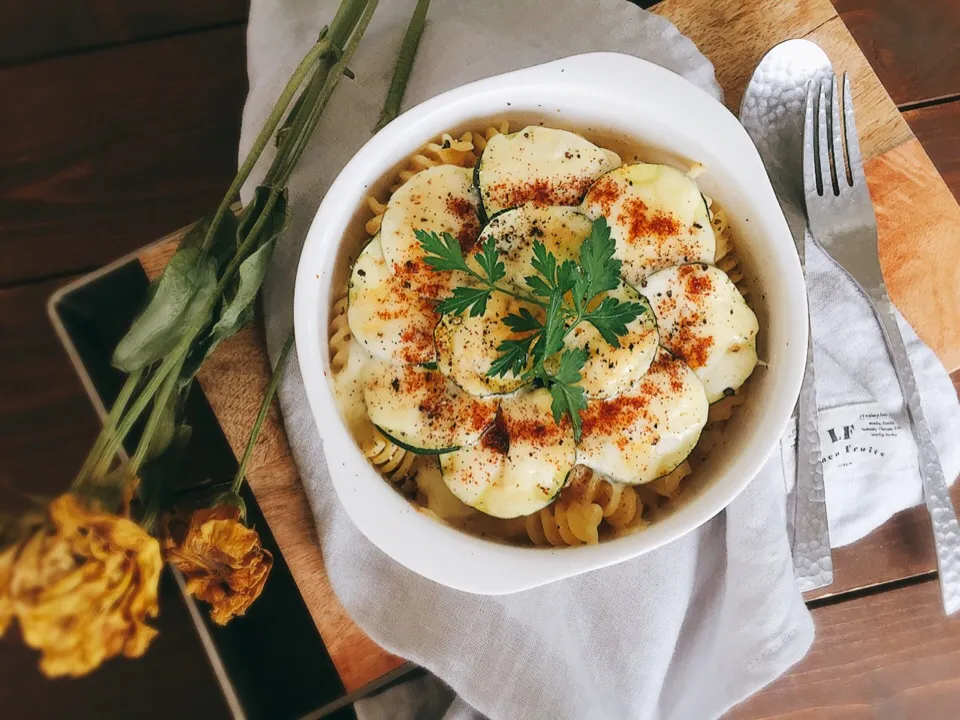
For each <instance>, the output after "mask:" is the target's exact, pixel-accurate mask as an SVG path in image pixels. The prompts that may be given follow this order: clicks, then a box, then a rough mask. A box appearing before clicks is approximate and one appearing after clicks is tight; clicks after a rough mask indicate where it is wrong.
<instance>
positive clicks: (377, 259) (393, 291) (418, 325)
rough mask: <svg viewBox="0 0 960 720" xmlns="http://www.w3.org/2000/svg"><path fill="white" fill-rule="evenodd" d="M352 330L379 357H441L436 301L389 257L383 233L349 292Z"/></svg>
mask: <svg viewBox="0 0 960 720" xmlns="http://www.w3.org/2000/svg"><path fill="white" fill-rule="evenodd" d="M347 300H348V304H347V323H348V324H349V325H350V332H352V333H353V336H354V337H355V338H356V339H357V340H358V341H359V342H360V344H361V345H363V346H364V347H365V348H366V349H367V352H369V353H370V354H371V355H373V356H374V357H376V358H381V359H383V360H392V361H394V362H398V363H406V364H410V365H416V364H420V363H428V362H431V361H433V360H435V358H436V350H435V347H434V343H433V330H434V328H435V327H436V325H437V323H438V322H440V315H439V314H438V313H437V312H436V310H435V309H434V303H433V301H432V300H430V299H428V298H423V297H421V296H419V295H417V294H416V293H415V292H413V291H411V290H408V289H406V288H404V287H403V286H402V284H401V282H400V280H399V278H398V277H397V276H396V275H394V274H393V273H391V272H390V268H389V267H388V266H387V264H386V262H385V261H384V259H383V252H382V251H381V247H380V236H379V235H377V236H376V237H375V238H373V240H371V241H370V242H369V243H368V244H367V246H366V247H365V248H364V249H363V251H362V252H361V253H360V256H359V257H358V258H357V261H356V262H355V263H354V264H353V270H352V271H351V275H350V285H349V289H348V292H347Z"/></svg>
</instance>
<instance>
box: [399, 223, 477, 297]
mask: <svg viewBox="0 0 960 720" xmlns="http://www.w3.org/2000/svg"><path fill="white" fill-rule="evenodd" d="M413 233H414V235H416V236H417V240H418V241H419V242H420V247H421V248H422V249H423V252H424V256H425V257H424V262H426V263H427V265H429V266H430V268H431V269H433V270H438V271H440V270H462V271H463V272H470V268H468V267H467V262H466V260H464V259H463V250H461V249H460V243H459V242H458V241H457V239H456V238H455V237H454V236H453V235H451V234H450V233H448V232H445V233H443V235H442V236H441V235H438V234H437V233H435V232H426V231H425V230H414V231H413ZM441 312H442V311H441Z"/></svg>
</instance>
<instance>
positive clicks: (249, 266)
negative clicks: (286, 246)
mask: <svg viewBox="0 0 960 720" xmlns="http://www.w3.org/2000/svg"><path fill="white" fill-rule="evenodd" d="M276 245H277V240H276V238H271V239H270V240H268V241H267V242H266V243H264V244H263V245H262V246H261V247H260V248H259V249H258V250H257V251H256V252H254V253H253V254H252V255H250V257H248V258H247V259H246V260H244V261H243V262H242V263H240V268H239V270H238V271H237V275H236V278H235V280H234V282H233V283H231V285H230V286H229V287H228V288H227V291H226V293H225V295H224V301H223V308H222V309H221V311H220V317H219V319H218V320H217V322H216V323H214V326H213V329H212V330H211V332H210V336H211V347H210V348H208V350H207V353H208V354H209V353H210V352H212V351H213V349H214V348H215V347H216V346H217V344H219V343H220V342H222V341H223V340H226V339H227V338H228V337H231V336H233V335H235V334H236V333H237V332H239V330H240V328H242V327H243V326H244V325H246V324H247V323H248V322H249V321H250V320H251V318H252V317H253V309H254V303H255V302H256V300H257V295H258V294H259V293H260V288H261V286H262V285H263V279H264V278H265V277H266V276H267V271H268V270H269V269H270V261H271V260H272V259H273V251H274V249H275V248H276Z"/></svg>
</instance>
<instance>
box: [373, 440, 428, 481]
mask: <svg viewBox="0 0 960 720" xmlns="http://www.w3.org/2000/svg"><path fill="white" fill-rule="evenodd" d="M360 449H361V450H362V451H363V454H364V455H366V457H367V459H368V460H369V461H370V463H371V464H372V465H373V466H374V467H375V468H376V469H377V471H378V472H379V473H380V474H381V475H383V476H384V477H385V478H387V479H389V480H391V481H393V482H394V483H401V482H402V481H404V480H406V479H407V478H409V477H410V473H411V471H412V470H413V463H414V462H415V461H416V459H417V456H416V455H414V454H413V453H412V452H409V451H408V450H404V449H403V448H401V447H398V446H397V445H395V444H394V443H393V442H392V441H390V440H388V439H387V438H386V437H385V436H384V435H383V433H381V432H380V431H379V430H377V429H376V428H374V429H373V432H372V433H371V435H370V436H369V437H368V438H367V439H366V440H365V441H364V442H363V443H362V445H361V447H360Z"/></svg>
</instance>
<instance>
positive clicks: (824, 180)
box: [817, 81, 838, 195]
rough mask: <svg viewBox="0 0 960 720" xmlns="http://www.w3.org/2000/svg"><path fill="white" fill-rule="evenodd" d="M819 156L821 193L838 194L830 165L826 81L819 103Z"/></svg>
mask: <svg viewBox="0 0 960 720" xmlns="http://www.w3.org/2000/svg"><path fill="white" fill-rule="evenodd" d="M817 157H819V158H820V186H821V187H822V188H823V192H822V193H820V194H821V195H827V194H828V193H833V194H834V195H837V194H838V190H837V187H836V186H835V185H834V183H833V168H832V166H831V165H830V132H829V128H828V127H827V90H826V88H825V87H824V82H823V81H821V82H820V102H819V103H818V105H817Z"/></svg>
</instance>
